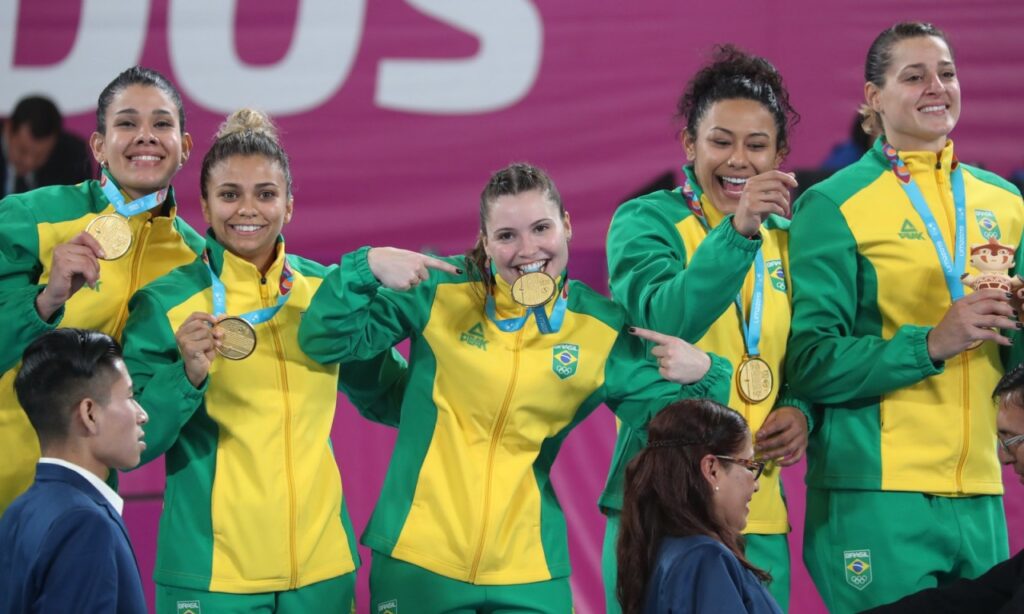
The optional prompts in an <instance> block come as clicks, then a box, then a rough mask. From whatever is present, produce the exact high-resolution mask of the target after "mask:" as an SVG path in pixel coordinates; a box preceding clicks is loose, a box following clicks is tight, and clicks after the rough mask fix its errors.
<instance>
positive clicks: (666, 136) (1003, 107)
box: [0, 0, 1024, 613]
mask: <svg viewBox="0 0 1024 614" xmlns="http://www.w3.org/2000/svg"><path fill="white" fill-rule="evenodd" d="M235 4H236V3H232V2H229V1H228V0H216V1H214V2H210V1H209V0H152V1H151V2H148V3H147V2H145V1H144V0H48V1H47V2H29V1H28V0H4V1H2V2H0V41H2V43H3V44H0V110H2V109H9V108H11V107H12V106H13V103H14V101H15V100H17V99H18V98H20V97H21V96H22V95H24V94H28V93H30V92H43V93H46V94H49V95H51V96H53V97H54V98H55V99H56V100H57V101H58V102H59V104H60V105H61V106H62V107H63V108H65V109H67V110H69V111H70V117H69V120H68V124H69V126H70V127H71V128H72V129H74V130H77V131H79V132H80V133H83V134H88V132H89V131H91V130H92V128H93V125H94V121H95V120H94V117H93V115H91V113H92V105H94V101H95V97H96V95H97V94H98V92H99V90H100V89H101V88H102V86H103V85H104V84H105V83H106V82H107V81H109V79H110V78H112V77H113V75H114V74H115V73H116V72H117V70H119V69H121V68H124V67H127V66H129V65H131V64H134V63H141V64H143V65H147V66H151V67H154V68H157V69H159V70H161V71H162V72H164V73H165V74H167V75H168V76H170V77H171V78H172V79H173V80H174V81H175V82H176V83H178V84H179V85H180V86H181V87H182V89H183V92H184V94H185V105H186V109H187V111H188V129H189V131H190V132H191V133H192V134H193V135H194V137H195V141H196V152H195V153H196V158H194V159H193V161H192V162H191V163H189V164H188V165H186V167H185V169H184V170H183V171H182V172H181V173H180V175H179V177H178V178H177V180H176V183H175V185H176V188H177V190H178V194H179V197H180V201H181V202H182V203H183V204H182V214H183V215H184V216H185V217H186V218H187V219H188V220H189V221H190V222H192V223H193V225H194V226H196V227H197V228H202V227H203V223H202V219H201V216H200V215H199V208H198V202H197V198H198V189H197V185H196V183H197V177H198V167H199V165H198V160H199V158H200V157H201V155H202V154H203V153H204V152H205V149H206V148H207V146H208V144H209V142H210V138H211V136H212V134H213V132H214V131H215V128H216V125H217V124H218V123H219V122H220V121H221V120H222V119H223V117H224V115H225V114H226V111H227V110H229V109H232V108H235V107H238V106H242V105H254V106H258V107H261V108H266V109H269V110H272V111H274V112H275V117H276V118H277V120H278V122H279V124H280V127H281V129H282V132H283V140H284V143H285V146H286V147H287V149H288V151H289V153H290V154H291V157H292V163H293V171H294V176H295V185H296V193H295V194H296V203H297V208H296V214H297V215H296V217H295V220H294V221H293V222H292V223H291V225H290V226H289V227H287V228H286V235H287V237H288V241H289V249H290V250H291V251H293V252H296V253H300V254H303V255H306V256H309V257H312V258H316V259H320V260H324V261H334V260H336V258H337V257H338V255H339V254H341V253H343V252H344V251H347V250H350V249H352V248H354V247H357V246H359V245H363V244H392V245H398V246H403V247H408V248H414V249H434V250H437V251H439V252H442V253H450V252H457V251H462V250H464V249H465V248H466V247H468V246H469V245H470V244H471V243H472V242H473V239H474V234H475V231H476V228H475V223H476V213H475V207H476V198H477V195H478V193H479V190H480V189H481V187H482V185H483V183H484V181H485V180H486V178H487V176H488V175H489V173H490V172H491V171H492V170H494V169H496V168H499V167H501V166H503V165H505V164H506V163H508V162H509V161H512V160H530V161H532V162H535V163H538V164H540V165H542V166H544V167H546V168H547V169H548V170H549V171H550V172H551V173H552V175H553V176H554V177H555V179H556V181H557V182H558V184H559V186H560V188H561V190H562V193H563V195H564V197H565V200H566V203H567V205H568V208H569V210H570V211H571V213H572V218H573V222H574V242H573V263H572V269H573V272H574V274H575V275H576V276H578V277H580V278H582V279H584V280H585V281H588V282H589V283H592V284H593V285H595V286H596V287H599V288H604V275H605V274H604V253H603V245H604V234H605V231H606V228H607V224H608V221H609V219H610V217H611V214H612V212H613V211H614V209H615V207H616V206H617V204H618V203H619V202H621V200H622V199H623V198H624V197H625V196H627V195H629V194H631V193H633V192H634V191H636V190H637V189H638V188H640V186H642V185H644V184H646V183H647V182H649V181H650V180H652V179H653V178H654V177H656V176H658V175H660V174H662V173H664V172H666V171H671V170H673V169H677V168H678V166H679V165H680V164H681V163H682V161H683V160H682V157H681V151H680V148H679V146H678V144H677V142H676V140H675V130H676V126H675V124H674V122H673V118H672V114H673V110H674V104H675V100H676V97H677V96H678V94H679V92H680V90H681V88H682V86H683V84H684V83H685V81H686V79H687V78H688V77H689V76H690V75H691V74H692V73H693V72H694V70H695V69H696V68H697V67H698V66H699V64H700V63H701V62H702V60H703V59H704V58H705V57H706V55H707V51H708V49H709V47H710V45H711V44H713V43H716V42H727V41H732V42H736V43H738V44H740V45H741V46H743V47H745V48H747V49H748V50H751V51H754V52H757V53H760V54H763V55H765V56H767V57H768V58H770V59H771V60H772V61H774V62H775V63H776V65H777V66H778V67H779V69H780V70H781V71H782V73H783V74H784V75H785V77H786V80H787V83H788V84H789V88H790V92H791V96H792V101H793V103H794V105H795V106H796V107H797V109H798V110H799V111H801V113H802V115H803V119H802V121H801V123H800V124H799V126H798V127H797V129H796V131H795V133H794V134H793V137H792V148H793V151H792V154H791V156H790V159H789V160H788V162H787V167H788V168H802V167H803V168H806V167H813V166H814V165H816V164H817V162H818V161H820V160H821V159H822V158H823V157H824V156H825V154H826V153H827V152H828V150H829V149H830V147H831V146H832V145H833V144H834V143H835V142H838V141H841V140H843V139H844V138H845V137H846V134H847V126H848V124H849V122H850V119H851V116H852V113H853V110H854V109H855V107H856V105H857V103H858V102H859V100H860V98H861V93H862V65H863V55H864V52H865V50H866V48H867V46H868V44H869V43H870V41H871V39H872V38H873V37H874V35H875V34H877V32H878V31H879V30H881V29H882V28H884V27H886V26H888V25H890V24H892V23H893V22H895V21H897V20H900V19H926V20H931V21H934V22H935V23H937V24H938V25H940V26H941V27H943V28H945V29H946V30H947V31H948V32H949V34H950V35H951V37H952V40H953V42H954V44H955V50H956V60H957V64H958V67H959V70H960V77H961V82H962V88H963V93H964V106H963V108H964V111H963V117H962V119H961V121H960V125H959V127H958V129H957V131H956V134H955V138H956V139H957V143H958V152H959V154H960V156H961V158H962V159H965V160H970V161H976V162H980V163H983V164H984V165H986V166H987V167H989V168H990V169H993V170H995V171H997V172H999V173H1002V174H1004V175H1006V174H1008V173H1009V172H1010V171H1011V170H1013V169H1015V168H1017V167H1018V166H1020V165H1021V161H1022V156H1021V153H1022V152H1021V151H1020V149H1019V142H1020V138H1019V137H1020V135H1021V134H1022V133H1024V115H1022V114H1021V113H1020V112H1019V104H1018V103H1017V101H1019V100H1020V99H1021V98H1022V97H1024V80H1022V79H1020V70H1021V67H1022V66H1024V41H1022V39H1021V37H1020V33H1019V26H1020V24H1021V23H1024V4H1022V3H1020V2H1019V0H1000V1H993V0H989V1H978V2H972V3H937V2H933V1H928V2H925V1H922V0H906V1H904V2H901V3H892V2H888V1H886V2H883V1H882V0H859V1H858V2H832V3H822V2H812V1H810V0H789V1H787V2H782V1H779V0H764V1H762V2H745V1H739V0H723V1H721V2H713V3H700V4H698V3H695V2H683V1H680V0H635V1H633V2H620V1H618V0H559V1H555V0H501V1H497V0H405V1H404V2H403V1H400V0H375V1H374V2H372V3H370V2H365V1H363V0H295V1H283V0H278V1H276V2H269V1H267V2H256V1H250V2H245V3H237V5H238V6H237V10H234V7H235ZM296 32H298V33H299V34H296ZM411 61H419V63H410V62H411ZM613 437H614V427H613V422H612V419H611V417H610V414H609V413H608V412H598V413H597V414H596V415H595V416H594V417H592V418H591V419H590V420H588V421H587V422H586V423H584V424H583V425H582V426H581V427H580V428H579V429H577V431H576V432H575V433H574V434H573V435H572V436H571V437H570V438H569V440H568V442H567V443H566V445H565V447H564V448H563V452H562V455H561V458H560V460H559V462H558V463H557V464H556V466H555V480H556V484H557V485H558V488H559V492H560V495H561V500H562V504H563V506H564V508H565V510H566V516H567V517H568V518H569V525H570V535H571V542H572V543H571V548H572V555H573V562H574V569H575V571H574V575H573V587H574V594H575V598H576V602H577V611H578V612H583V613H589V612H601V611H603V605H602V603H603V602H602V595H601V588H600V575H599V559H600V540H601V535H602V530H603V524H602V521H601V518H600V516H599V514H598V513H597V508H596V504H595V501H596V498H597V494H598V492H599V490H600V487H601V485H602V484H603V480H604V476H605V471H606V469H607V466H608V461H609V457H610V451H611V444H612V441H613ZM334 442H335V449H336V450H337V454H338V460H339V464H340V465H341V467H342V469H343V475H344V479H345V486H346V491H347V493H348V496H349V505H350V510H351V512H352V516H353V520H354V522H355V525H356V527H357V530H361V528H362V526H363V525H364V524H365V522H366V519H367V517H368V515H369V510H370V508H371V506H372V504H373V502H374V499H375V496H376V493H377V492H378V489H379V486H380V483H381V481H382V478H383V472H384V470H385V468H386V463H387V459H388V458H389V454H390V450H391V446H392V443H393V433H392V432H390V431H389V430H388V429H385V428H382V427H378V426H375V425H372V424H369V423H367V422H366V421H363V420H361V419H359V418H358V417H356V415H355V413H354V412H353V411H351V409H350V408H349V407H348V406H347V405H346V404H344V403H341V404H340V405H339V412H338V417H337V420H336V424H335V430H334ZM161 471H162V469H161V468H160V467H157V466H155V465H154V466H153V467H152V468H150V469H147V470H143V471H140V472H138V473H136V474H132V475H130V476H128V477H127V478H125V480H124V484H125V487H124V490H125V492H126V493H127V494H128V496H129V498H130V502H129V505H128V508H127V511H126V518H127V520H128V523H129V526H130V529H131V531H132V536H133V539H134V540H135V541H136V543H137V545H138V546H139V552H140V557H141V562H142V564H143V566H144V568H145V569H144V575H145V576H146V578H147V579H148V577H149V573H150V571H151V569H152V561H153V554H154V553H153V550H154V546H155V529H156V519H157V516H158V514H159V509H160V500H159V493H160V491H161V489H162V473H161ZM785 478H786V480H787V491H788V492H789V495H790V501H791V503H792V515H793V518H792V521H793V525H794V527H796V529H797V530H796V531H795V532H794V533H793V539H792V546H793V561H794V586H793V593H794V594H793V603H792V609H793V611H798V612H815V611H821V610H822V608H821V605H820V601H819V600H818V598H817V595H816V594H815V593H814V590H813V587H812V586H811V585H810V583H809V581H808V580H807V577H806V573H805V572H804V571H803V568H802V565H801V563H800V556H799V545H800V532H799V527H800V526H801V525H802V518H803V486H802V467H797V468H794V469H792V470H789V471H787V472H786V475H785ZM1015 488H1016V487H1011V496H1010V501H1011V503H1014V502H1015V501H1016V497H1017V496H1018V495H1017V493H1015V492H1014V490H1015ZM1009 513H1010V518H1011V541H1012V548H1013V549H1014V550H1016V549H1017V548H1019V547H1021V546H1022V545H1024V541H1021V540H1019V539H1017V533H1018V530H1017V529H1018V528H1019V527H1020V526H1022V521H1021V517H1022V516H1021V514H1020V511H1019V508H1018V507H1013V508H1012V509H1010V510H1009ZM364 558H365V559H366V560H368V556H367V555H366V553H364ZM367 571H368V569H367V568H364V569H363V570H362V571H361V572H360V583H361V592H360V600H361V604H363V606H362V607H363V608H365V607H366V606H365V604H366V603H367V600H366V593H365V578H366V572H367ZM149 590H151V586H150V587H149Z"/></svg>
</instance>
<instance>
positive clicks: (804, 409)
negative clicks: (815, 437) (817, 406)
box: [772, 386, 814, 433]
mask: <svg viewBox="0 0 1024 614" xmlns="http://www.w3.org/2000/svg"><path fill="white" fill-rule="evenodd" d="M785 406H790V407H795V408H797V409H799V410H800V413H801V414H803V415H804V418H805V419H806V420H807V432H808V433H810V432H812V431H814V414H813V412H812V411H811V404H810V403H808V402H807V401H805V400H803V399H801V398H800V397H798V396H796V395H795V394H793V393H792V392H791V391H790V389H789V386H786V387H785V388H784V389H783V391H782V394H780V395H779V398H778V399H776V400H775V407H773V408H772V411H775V410H776V409H778V408H779V407H785Z"/></svg>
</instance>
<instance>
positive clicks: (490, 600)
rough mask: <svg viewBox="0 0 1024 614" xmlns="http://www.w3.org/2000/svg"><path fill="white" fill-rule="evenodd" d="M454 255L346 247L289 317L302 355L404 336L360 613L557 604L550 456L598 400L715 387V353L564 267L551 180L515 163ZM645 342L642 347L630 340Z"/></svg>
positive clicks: (637, 405) (632, 404) (384, 344)
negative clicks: (634, 322) (364, 609)
mask: <svg viewBox="0 0 1024 614" xmlns="http://www.w3.org/2000/svg"><path fill="white" fill-rule="evenodd" d="M479 219H480V234H479V238H478V242H477V245H476V247H475V248H474V249H473V250H472V251H471V252H470V253H469V254H467V255H465V256H457V257H451V258H433V257H430V256H425V255H423V254H418V253H415V252H409V251H405V250H398V249H393V248H363V249H361V250H358V251H356V252H353V253H350V254H346V255H345V256H344V257H343V258H342V261H341V268H340V269H339V270H338V271H337V272H335V273H334V274H332V275H331V276H329V277H328V278H327V279H326V280H325V281H324V284H323V285H322V286H321V288H320V290H319V292H318V293H317V296H316V298H315V299H314V300H313V302H312V304H311V305H310V307H309V311H308V312H307V313H306V316H305V318H304V319H303V322H302V325H301V327H300V329H299V340H300V342H301V344H302V347H303V349H304V350H305V351H306V352H307V353H309V355H310V356H312V357H313V358H314V359H316V360H321V361H326V362H330V361H335V360H340V359H351V358H367V357H369V356H371V355H372V354H373V353H374V352H379V351H382V350H385V349H387V348H389V347H391V346H392V345H394V344H396V343H399V342H400V341H402V340H403V339H409V340H410V359H409V360H410V366H409V369H410V373H409V384H408V388H407V392H406V395H405V400H404V402H403V405H402V420H401V424H400V425H399V429H398V441H397V443H396V445H395V452H394V455H393V457H392V460H391V465H390V467H389V469H388V475H387V477H386V479H385V482H384V488H383V492H382V493H381V495H380V498H379V500H378V503H377V507H376V508H375V510H374V514H373V517H372V519H371V520H370V523H369V526H368V527H367V529H366V532H365V533H364V534H363V543H364V544H365V545H367V546H369V547H370V548H371V549H372V550H373V568H372V571H371V574H370V592H371V599H372V603H371V604H370V611H371V612H377V611H380V610H381V609H382V608H386V607H387V605H386V604H388V603H393V602H396V603H398V604H399V607H405V606H403V605H402V604H406V603H409V604H414V606H413V609H416V610H417V611H422V612H447V611H480V610H482V609H484V608H490V607H497V606H496V605H495V604H500V608H499V609H501V610H502V611H508V612H513V611H529V612H534V613H536V612H551V613H557V614H564V613H565V612H569V611H571V609H572V593H571V591H570V588H569V578H568V576H569V556H568V552H567V548H568V545H567V536H566V527H565V520H564V518H563V517H562V514H561V511H560V509H559V505H558V501H557V499H556V497H555V493H554V489H553V486H552V484H551V483H550V481H549V476H548V472H549V470H550V468H551V463H552V462H553V461H554V459H555V456H556V455H557V453H558V449H559V447H560V446H561V443H562V441H563V440H564V438H565V437H566V435H567V434H568V433H569V431H570V430H571V429H572V428H573V427H574V426H575V425H576V424H578V423H579V422H580V421H581V420H582V419H584V418H585V417H586V416H587V415H588V414H589V413H590V412H592V411H593V410H594V409H596V408H597V407H598V406H599V405H600V404H601V403H602V402H607V404H608V406H609V407H611V408H612V409H613V411H615V412H616V413H617V414H618V415H619V416H620V417H621V418H622V419H623V420H626V421H628V422H629V423H631V424H634V425H636V426H638V427H642V426H643V425H644V424H646V421H647V419H648V418H649V417H650V416H652V415H653V414H655V413H656V412H657V411H658V410H660V409H661V408H662V407H664V406H665V405H666V404H667V403H668V402H670V401H672V400H674V399H676V398H680V397H690V396H694V397H706V396H713V397H723V396H726V395H727V394H728V386H729V378H730V375H731V370H730V368H729V367H728V366H727V365H726V364H724V363H723V361H722V360H721V359H719V358H717V357H715V358H714V359H713V360H712V359H711V358H709V356H708V355H707V354H705V353H704V352H701V351H699V350H697V349H695V348H693V347H692V346H690V345H689V344H686V343H684V342H683V341H681V340H679V339H676V338H673V337H667V336H664V335H659V334H657V333H654V332H651V331H644V330H639V329H636V330H635V331H634V334H630V332H631V330H632V329H630V327H629V326H628V324H627V321H626V314H625V313H624V312H623V310H622V308H621V307H619V306H618V305H616V304H615V303H613V302H611V301H609V300H608V299H607V298H604V297H602V296H601V295H599V294H597V293H596V292H594V291H593V290H591V289H590V288H588V287H586V286H585V285H583V284H581V283H579V282H577V281H572V280H569V278H568V268H567V267H568V263H569V241H568V240H569V236H570V234H571V232H572V227H571V225H570V223H569V215H568V213H567V212H566V211H565V207H564V206H563V204H562V200H561V196H559V194H558V190H557V189H556V188H555V184H554V182H552V181H551V179H550V178H549V177H548V176H547V175H546V174H545V173H544V172H543V171H541V170H540V169H538V168H536V167H534V166H530V165H528V164H513V165H511V166H508V167H506V168H504V169H502V170H500V171H498V172H497V173H495V174H494V175H493V176H492V177H491V179H490V181H489V182H488V183H487V186H486V187H485V188H484V190H483V193H482V194H481V196H480V205H479ZM640 336H642V338H643V339H650V340H654V341H655V342H656V343H657V346H656V347H655V349H654V351H653V354H654V355H655V356H657V357H658V358H659V360H660V363H661V368H660V369H659V367H658V366H657V365H655V364H654V362H653V361H650V360H649V359H648V358H647V357H646V354H647V352H646V351H645V349H644V345H643V343H642V340H641V338H640Z"/></svg>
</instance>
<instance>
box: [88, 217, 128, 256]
mask: <svg viewBox="0 0 1024 614" xmlns="http://www.w3.org/2000/svg"><path fill="white" fill-rule="evenodd" d="M85 232H87V233H89V234H90V235H92V237H93V238H94V239H96V241H97V242H98V243H99V244H100V247H102V248H103V252H104V253H105V254H106V257H104V258H103V260H117V259H118V258H120V257H121V256H124V255H125V254H127V253H128V248H130V247H131V246H132V227H131V226H129V225H128V220H126V219H125V218H123V217H121V216H120V215H101V216H99V217H97V218H96V219H94V220H93V221H91V222H89V225H88V226H86V227H85Z"/></svg>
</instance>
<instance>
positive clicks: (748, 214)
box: [732, 171, 797, 237]
mask: <svg viewBox="0 0 1024 614" xmlns="http://www.w3.org/2000/svg"><path fill="white" fill-rule="evenodd" d="M795 187H797V183H796V177H795V176H794V175H793V174H792V173H783V172H782V171H768V172H766V173H761V174H760V175H755V176H753V177H751V178H750V179H747V183H746V184H745V185H744V186H743V193H742V194H740V204H739V206H738V207H737V208H736V213H735V214H734V215H733V218H732V226H733V228H735V229H736V232H738V233H740V234H741V235H743V236H745V237H753V236H754V235H755V234H757V232H758V230H759V229H760V228H761V224H762V223H763V222H764V221H765V220H766V219H768V216H769V215H771V214H772V213H774V214H776V215H781V216H782V217H786V218H788V217H789V214H790V205H789V191H790V190H792V189H793V188H795Z"/></svg>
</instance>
